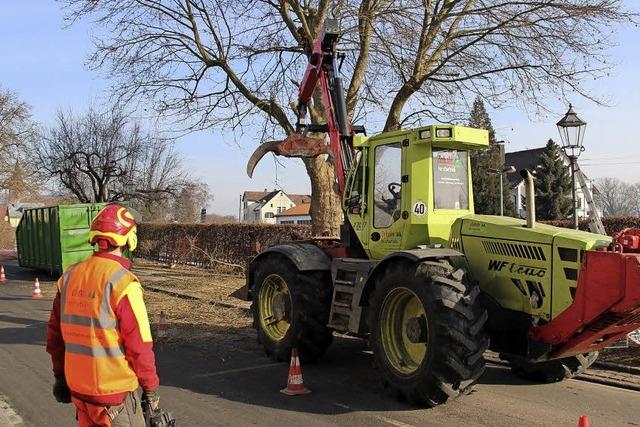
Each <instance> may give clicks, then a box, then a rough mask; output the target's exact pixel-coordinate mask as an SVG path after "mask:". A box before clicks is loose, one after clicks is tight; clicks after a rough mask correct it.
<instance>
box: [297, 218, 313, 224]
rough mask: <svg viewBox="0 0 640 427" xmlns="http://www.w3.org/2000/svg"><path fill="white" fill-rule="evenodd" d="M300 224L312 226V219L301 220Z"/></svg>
mask: <svg viewBox="0 0 640 427" xmlns="http://www.w3.org/2000/svg"><path fill="white" fill-rule="evenodd" d="M298 224H311V220H310V219H299V220H298Z"/></svg>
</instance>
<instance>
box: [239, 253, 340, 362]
mask: <svg viewBox="0 0 640 427" xmlns="http://www.w3.org/2000/svg"><path fill="white" fill-rule="evenodd" d="M254 279H255V280H254V283H255V285H254V288H253V289H252V296H253V301H252V304H251V310H252V313H253V326H254V328H255V329H256V330H257V332H258V341H259V342H260V343H261V344H262V346H263V347H264V350H265V352H266V353H267V355H268V356H270V357H271V358H272V359H274V360H276V361H278V362H284V361H288V360H289V358H290V357H291V348H292V347H293V346H296V347H297V349H298V354H299V355H300V358H301V359H302V360H303V361H306V362H308V361H313V360H315V359H317V358H318V357H320V356H321V355H322V354H323V353H324V352H325V350H326V349H327V347H329V345H330V344H331V341H332V339H333V335H332V332H331V330H330V329H328V328H327V326H326V325H327V322H328V320H329V312H330V309H331V296H332V287H331V281H330V278H329V272H328V271H327V272H325V271H298V269H297V268H296V267H295V266H294V265H293V264H292V263H291V262H290V261H289V260H288V259H286V258H285V257H282V256H278V255H271V256H268V257H267V258H265V259H264V260H262V261H261V262H260V265H258V267H257V269H256V272H255V276H254Z"/></svg>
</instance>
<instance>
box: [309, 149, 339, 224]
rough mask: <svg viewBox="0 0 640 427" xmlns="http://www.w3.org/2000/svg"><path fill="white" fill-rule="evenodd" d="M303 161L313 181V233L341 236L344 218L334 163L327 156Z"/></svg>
mask: <svg viewBox="0 0 640 427" xmlns="http://www.w3.org/2000/svg"><path fill="white" fill-rule="evenodd" d="M302 160H303V162H304V165H305V167H306V168H307V174H308V175H309V179H310V180H311V219H312V224H313V225H312V233H313V235H314V236H322V235H329V236H339V235H340V224H341V223H342V220H343V216H342V207H341V196H340V195H339V194H338V192H337V185H336V178H335V170H334V167H333V163H332V161H331V160H327V159H325V156H318V157H315V158H304V159H302Z"/></svg>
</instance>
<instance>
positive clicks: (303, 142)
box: [247, 132, 329, 178]
mask: <svg viewBox="0 0 640 427" xmlns="http://www.w3.org/2000/svg"><path fill="white" fill-rule="evenodd" d="M269 152H271V153H274V154H275V155H277V156H284V157H316V156H319V155H321V154H328V153H329V147H328V145H327V143H326V142H325V140H324V138H314V137H310V136H305V135H302V134H301V133H297V132H296V133H292V134H291V135H289V136H288V137H287V138H285V139H283V140H280V141H269V142H265V143H263V144H260V145H259V146H258V148H256V150H255V151H254V152H253V154H252V155H251V157H250V158H249V161H248V162H247V175H249V178H251V177H252V176H253V170H254V169H255V167H256V166H257V164H258V162H259V161H260V160H261V159H262V158H263V157H264V155H265V154H267V153H269Z"/></svg>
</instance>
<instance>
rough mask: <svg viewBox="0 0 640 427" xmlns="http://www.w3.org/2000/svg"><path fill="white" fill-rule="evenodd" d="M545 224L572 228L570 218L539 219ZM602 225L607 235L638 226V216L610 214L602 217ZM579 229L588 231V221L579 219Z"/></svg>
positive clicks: (639, 218) (639, 219) (639, 220)
mask: <svg viewBox="0 0 640 427" xmlns="http://www.w3.org/2000/svg"><path fill="white" fill-rule="evenodd" d="M540 222H543V223H545V224H549V225H555V226H556V227H563V228H573V221H572V220H570V219H560V220H555V221H540ZM602 225H604V229H605V230H606V231H607V234H608V235H609V236H612V235H613V234H615V233H617V232H618V231H622V230H624V229H625V228H628V227H636V228H640V216H612V217H606V218H602ZM578 227H579V228H580V230H585V231H589V222H588V221H586V220H583V221H580V222H579V224H578Z"/></svg>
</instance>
